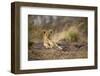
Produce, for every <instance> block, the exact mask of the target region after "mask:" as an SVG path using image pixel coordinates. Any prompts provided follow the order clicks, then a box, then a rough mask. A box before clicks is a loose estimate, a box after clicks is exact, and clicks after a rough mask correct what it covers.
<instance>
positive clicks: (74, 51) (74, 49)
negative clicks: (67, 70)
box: [28, 42, 88, 60]
mask: <svg viewBox="0 0 100 76" xmlns="http://www.w3.org/2000/svg"><path fill="white" fill-rule="evenodd" d="M59 46H60V47H62V49H59V48H57V47H55V48H52V49H47V48H45V47H44V46H43V44H42V43H36V44H32V45H31V47H29V51H28V60H52V59H80V58H87V57H88V51H87V48H88V47H87V43H79V42H78V43H67V44H66V43H63V44H59Z"/></svg>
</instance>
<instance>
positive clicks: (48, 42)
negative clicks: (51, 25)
mask: <svg viewBox="0 0 100 76" xmlns="http://www.w3.org/2000/svg"><path fill="white" fill-rule="evenodd" d="M52 35H53V31H52V30H44V31H43V44H44V46H45V47H46V48H52V47H53V41H52Z"/></svg>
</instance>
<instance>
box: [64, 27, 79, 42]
mask: <svg viewBox="0 0 100 76" xmlns="http://www.w3.org/2000/svg"><path fill="white" fill-rule="evenodd" d="M65 34H66V35H65V36H66V37H65V38H66V40H67V41H69V42H77V41H78V39H79V32H78V29H77V28H76V27H75V26H71V27H70V28H69V29H68V30H67V31H66V33H65Z"/></svg>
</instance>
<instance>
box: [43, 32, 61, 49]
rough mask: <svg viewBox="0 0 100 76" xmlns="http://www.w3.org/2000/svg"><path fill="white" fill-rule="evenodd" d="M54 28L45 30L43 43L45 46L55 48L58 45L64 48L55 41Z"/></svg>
mask: <svg viewBox="0 0 100 76" xmlns="http://www.w3.org/2000/svg"><path fill="white" fill-rule="evenodd" d="M52 37H53V30H48V31H47V30H44V31H43V45H44V47H45V48H53V47H57V48H59V49H62V48H61V47H60V46H58V45H57V43H56V42H54V41H53V38H52Z"/></svg>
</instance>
